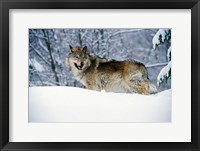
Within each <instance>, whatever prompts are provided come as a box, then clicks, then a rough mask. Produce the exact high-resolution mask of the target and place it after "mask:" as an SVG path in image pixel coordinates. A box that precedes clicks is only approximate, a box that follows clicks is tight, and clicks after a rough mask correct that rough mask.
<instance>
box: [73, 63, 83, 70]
mask: <svg viewBox="0 0 200 151" xmlns="http://www.w3.org/2000/svg"><path fill="white" fill-rule="evenodd" d="M74 65H75V67H76V68H77V69H78V70H82V69H81V68H82V66H78V65H77V64H76V63H74Z"/></svg>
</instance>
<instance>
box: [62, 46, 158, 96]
mask: <svg viewBox="0 0 200 151" xmlns="http://www.w3.org/2000/svg"><path fill="white" fill-rule="evenodd" d="M69 47H70V53H69V55H68V57H67V58H66V64H67V66H68V67H69V68H70V70H71V72H72V74H73V75H74V77H75V78H76V80H78V81H80V82H81V83H82V84H83V85H84V86H85V87H86V88H87V89H90V90H96V91H101V90H105V91H106V92H119V93H139V94H144V95H148V94H151V93H156V91H157V89H156V86H154V85H153V84H151V83H150V81H149V78H148V73H147V69H146V67H145V66H144V64H142V63H140V62H137V61H130V60H125V61H116V60H113V59H106V58H100V57H97V56H95V55H92V54H91V53H89V51H88V50H87V46H85V47H83V48H82V47H72V46H71V45H70V46H69Z"/></svg>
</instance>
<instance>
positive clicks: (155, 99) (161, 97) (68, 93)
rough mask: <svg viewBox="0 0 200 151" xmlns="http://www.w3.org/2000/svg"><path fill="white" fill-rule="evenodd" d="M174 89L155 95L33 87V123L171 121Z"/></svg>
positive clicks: (31, 92) (30, 106)
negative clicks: (172, 91) (172, 92)
mask: <svg viewBox="0 0 200 151" xmlns="http://www.w3.org/2000/svg"><path fill="white" fill-rule="evenodd" d="M171 101H172V96H171V89H169V90H165V91H163V92H160V93H158V94H155V95H149V96H145V95H139V94H120V93H106V92H96V91H91V90H86V89H82V88H75V87H60V86H59V87H30V88H29V122H171Z"/></svg>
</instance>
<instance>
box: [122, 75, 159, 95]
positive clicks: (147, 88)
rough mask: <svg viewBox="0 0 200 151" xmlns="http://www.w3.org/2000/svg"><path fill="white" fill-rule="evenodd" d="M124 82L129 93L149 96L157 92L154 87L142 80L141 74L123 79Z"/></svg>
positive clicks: (145, 79)
mask: <svg viewBox="0 0 200 151" xmlns="http://www.w3.org/2000/svg"><path fill="white" fill-rule="evenodd" d="M124 80H125V82H126V84H127V86H128V89H129V91H131V92H132V93H133V92H134V93H139V94H145V95H148V94H151V93H155V92H156V91H157V89H156V87H155V86H154V85H153V84H151V83H150V82H149V80H148V79H147V78H143V74H142V73H141V72H137V73H135V74H131V75H130V76H126V77H124Z"/></svg>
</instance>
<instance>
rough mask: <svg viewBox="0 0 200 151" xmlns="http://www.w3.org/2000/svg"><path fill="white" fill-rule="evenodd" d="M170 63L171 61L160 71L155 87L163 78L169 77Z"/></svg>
mask: <svg viewBox="0 0 200 151" xmlns="http://www.w3.org/2000/svg"><path fill="white" fill-rule="evenodd" d="M171 66H172V63H171V61H170V62H169V63H168V64H167V65H166V66H165V67H164V68H162V69H161V71H160V73H159V75H158V77H157V85H159V84H160V81H162V80H163V79H164V78H165V77H168V76H169V70H170V69H171Z"/></svg>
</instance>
